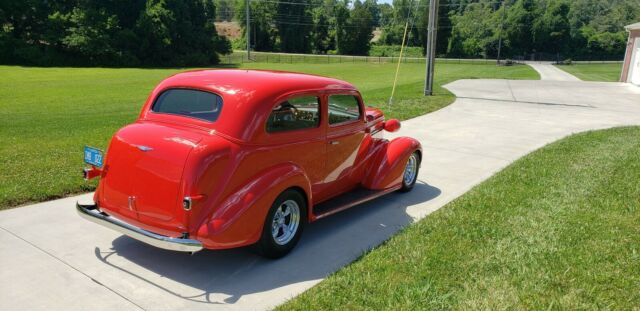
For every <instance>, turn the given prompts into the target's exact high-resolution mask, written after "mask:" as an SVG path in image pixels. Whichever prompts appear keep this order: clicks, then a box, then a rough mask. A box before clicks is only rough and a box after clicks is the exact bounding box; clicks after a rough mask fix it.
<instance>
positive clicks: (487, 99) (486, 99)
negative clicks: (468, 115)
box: [457, 96, 598, 109]
mask: <svg viewBox="0 0 640 311" xmlns="http://www.w3.org/2000/svg"><path fill="white" fill-rule="evenodd" d="M457 98H462V99H473V100H485V101H495V102H505V103H520V104H530V105H544V106H561V107H576V108H590V109H598V107H595V106H591V105H572V104H559V103H545V102H532V101H526V100H508V99H498V98H481V97H466V96H458V97H457Z"/></svg>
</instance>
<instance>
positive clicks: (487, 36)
mask: <svg viewBox="0 0 640 311" xmlns="http://www.w3.org/2000/svg"><path fill="white" fill-rule="evenodd" d="M493 16H494V15H493V12H492V9H491V7H490V6H489V5H487V4H486V3H473V4H470V5H469V6H467V8H466V9H465V11H464V13H463V14H462V15H454V16H452V21H453V24H454V25H455V26H454V27H453V29H452V32H451V38H450V39H449V44H448V51H447V52H448V53H449V54H451V55H454V56H471V57H488V56H489V54H490V53H492V52H493V50H494V49H495V45H496V33H497V24H496V23H495V22H494V19H493Z"/></svg>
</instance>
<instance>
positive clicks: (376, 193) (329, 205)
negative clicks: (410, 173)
mask: <svg viewBox="0 0 640 311" xmlns="http://www.w3.org/2000/svg"><path fill="white" fill-rule="evenodd" d="M400 187H401V186H396V187H391V188H388V189H384V190H370V189H365V188H356V189H354V190H351V191H349V192H346V193H344V194H341V195H339V196H337V197H335V198H333V199H329V200H327V201H325V202H322V203H320V204H318V205H316V206H314V207H313V214H314V216H315V219H316V220H317V219H320V218H324V217H327V216H329V215H333V214H335V213H338V212H341V211H344V210H346V209H348V208H350V207H353V206H356V205H358V204H362V203H364V202H368V201H371V200H373V199H375V198H378V197H381V196H383V195H385V194H387V193H390V192H393V191H396V190H398V189H400Z"/></svg>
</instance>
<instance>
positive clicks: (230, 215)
mask: <svg viewBox="0 0 640 311" xmlns="http://www.w3.org/2000/svg"><path fill="white" fill-rule="evenodd" d="M289 188H300V189H301V190H302V191H303V192H304V196H305V197H306V199H307V206H310V205H311V184H310V182H309V179H308V178H307V176H306V174H305V173H304V171H303V170H302V169H301V168H300V167H299V166H297V165H295V164H293V163H283V164H279V165H276V166H274V167H271V168H269V169H266V170H263V171H262V172H260V173H258V174H256V175H255V176H252V177H251V178H249V179H247V182H246V183H245V184H244V185H243V186H241V187H239V188H238V189H237V191H235V192H234V193H233V194H231V195H229V196H228V197H227V198H226V199H224V200H223V201H222V202H221V203H220V204H219V205H217V207H216V210H215V212H214V213H213V214H212V216H211V217H210V218H209V219H208V220H206V221H205V222H204V223H203V224H202V225H200V227H199V229H198V232H197V237H198V240H200V241H202V242H203V244H204V245H205V247H207V248H216V249H221V248H231V247H239V246H244V245H249V244H253V243H255V242H257V241H258V239H259V238H260V235H261V233H262V227H263V225H264V221H265V219H266V216H267V213H268V212H269V209H270V208H271V205H272V204H273V202H274V201H275V199H276V198H277V197H278V195H280V193H282V192H283V191H285V190H286V189H289Z"/></svg>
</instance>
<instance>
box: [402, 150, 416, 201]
mask: <svg viewBox="0 0 640 311" xmlns="http://www.w3.org/2000/svg"><path fill="white" fill-rule="evenodd" d="M420 161H421V159H420V154H419V153H418V151H414V152H413V153H412V154H411V155H410V156H409V158H408V159H407V164H406V165H405V167H404V172H403V173H402V187H401V188H400V190H399V191H400V192H409V191H411V189H413V186H415V184H416V181H417V180H418V172H419V171H420Z"/></svg>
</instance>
